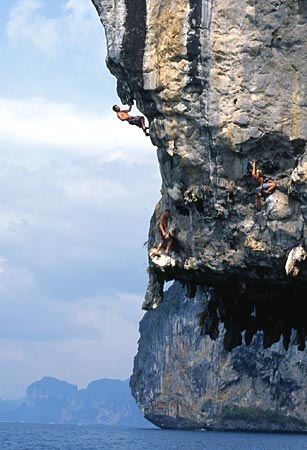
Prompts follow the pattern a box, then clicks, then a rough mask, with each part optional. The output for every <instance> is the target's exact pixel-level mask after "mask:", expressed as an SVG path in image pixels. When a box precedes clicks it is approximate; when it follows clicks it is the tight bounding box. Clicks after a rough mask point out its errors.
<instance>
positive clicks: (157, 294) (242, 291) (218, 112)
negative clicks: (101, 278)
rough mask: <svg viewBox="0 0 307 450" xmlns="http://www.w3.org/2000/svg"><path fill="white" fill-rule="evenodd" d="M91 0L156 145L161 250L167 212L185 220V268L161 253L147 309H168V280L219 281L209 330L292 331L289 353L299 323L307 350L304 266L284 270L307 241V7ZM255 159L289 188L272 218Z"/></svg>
mask: <svg viewBox="0 0 307 450" xmlns="http://www.w3.org/2000/svg"><path fill="white" fill-rule="evenodd" d="M92 1H93V3H94V5H95V7H96V9H97V11H98V13H99V15H100V18H101V20H102V22H103V24H104V27H105V31H106V37H107V47H108V57H107V65H108V67H109V69H110V70H111V72H112V73H113V74H114V75H115V76H116V77H117V80H118V94H119V96H120V98H121V100H122V102H123V103H131V102H132V101H133V100H135V101H136V103H137V106H138V108H139V109H140V110H141V111H143V113H144V114H145V115H146V116H147V118H148V120H149V123H150V136H151V140H152V142H153V144H154V145H155V146H156V147H157V152H158V160H159V164H160V170H161V176H162V188H161V192H162V199H161V201H160V202H159V204H158V206H157V208H156V210H155V212H154V215H153V218H152V220H151V226H150V232H149V250H150V249H151V248H153V247H154V248H155V246H156V244H157V242H158V240H159V235H158V234H157V231H156V227H157V220H158V218H159V216H160V214H161V213H162V211H163V210H164V209H165V208H169V209H170V210H171V215H172V219H173V222H175V223H176V230H177V232H176V245H174V246H173V252H172V254H171V255H170V257H171V258H172V259H173V260H175V264H167V265H165V266H163V265H162V266H161V263H159V264H156V261H154V259H152V258H149V278H150V279H149V286H148V290H147V294H146V298H145V302H144V305H143V307H144V309H152V308H156V307H158V306H159V304H160V303H161V302H162V300H163V284H164V281H166V280H172V279H175V280H179V281H181V282H183V283H184V284H185V285H186V286H187V288H188V293H189V295H191V296H193V295H194V294H195V291H196V287H197V286H199V287H201V288H206V287H211V288H212V293H211V300H210V302H211V305H209V307H208V308H207V313H206V314H207V318H206V330H205V331H206V332H207V333H209V335H210V336H211V337H212V338H215V337H217V335H218V330H219V323H220V322H222V323H223V324H224V328H225V330H226V335H225V347H226V348H227V349H228V350H231V349H232V348H234V347H235V346H237V345H239V344H241V343H242V333H243V332H245V331H246V333H245V337H246V338H245V341H246V343H249V342H251V340H252V337H253V335H254V334H255V333H256V332H257V330H263V333H264V345H265V346H269V345H271V344H273V343H274V342H278V341H279V340H280V337H281V336H283V342H284V346H285V348H288V345H289V342H290V336H291V330H292V329H294V330H295V331H296V339H297V341H298V342H299V348H300V349H304V348H305V338H306V333H307V326H306V316H307V306H306V305H307V304H306V301H305V298H306V294H307V284H306V276H305V275H304V273H305V271H304V270H303V269H302V270H298V271H296V270H294V271H291V273H290V272H289V271H288V270H286V268H285V265H286V262H287V259H288V257H289V254H291V252H292V250H293V249H294V248H297V247H300V248H302V249H303V251H306V249H307V241H306V237H307V234H306V233H307V232H306V221H307V209H306V208H307V207H306V199H307V150H306V141H307V96H306V86H307V52H306V36H307V7H306V2H305V1H303V0H257V1H256V0H243V1H238V0H237V1H234V0H215V1H212V0H178V1H176V2H170V1H169V0H159V1H157V0H117V1H114V0H92ZM255 159H256V160H257V161H258V164H259V165H261V167H262V169H263V171H264V173H265V174H266V175H267V176H268V178H269V179H271V180H272V181H274V182H275V183H277V190H275V192H274V193H273V194H272V195H270V196H269V197H267V198H266V199H264V198H263V199H262V200H261V201H262V207H261V211H259V212H257V210H256V208H255V185H254V184H253V181H252V177H251V173H250V161H251V160H255ZM292 255H293V253H292ZM168 262H169V260H168ZM298 273H300V275H299V276H297V274H298Z"/></svg>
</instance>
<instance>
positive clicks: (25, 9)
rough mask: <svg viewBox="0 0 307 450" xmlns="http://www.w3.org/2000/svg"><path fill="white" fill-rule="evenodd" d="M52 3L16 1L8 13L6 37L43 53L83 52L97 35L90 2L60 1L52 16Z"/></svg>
mask: <svg viewBox="0 0 307 450" xmlns="http://www.w3.org/2000/svg"><path fill="white" fill-rule="evenodd" d="M54 6H55V5H50V4H49V5H48V2H47V1H44V0H19V1H18V2H17V3H16V5H15V6H14V7H13V8H12V9H11V11H10V14H9V21H8V23H7V28H6V31H7V35H8V37H9V39H11V40H12V41H14V42H20V43H22V44H25V43H28V44H30V45H32V46H33V47H35V48H36V49H37V50H38V51H40V52H41V53H43V54H44V55H46V56H53V55H56V54H58V53H61V52H64V51H66V50H67V49H77V50H78V51H79V52H83V51H84V50H86V49H89V48H90V44H89V43H90V42H93V41H94V40H95V39H96V38H101V35H100V34H99V33H97V28H95V26H94V21H95V20H96V16H95V11H94V8H93V6H92V5H91V4H90V2H87V1H84V0H69V1H66V2H62V7H61V8H60V9H59V11H57V15H56V16H54V14H53V15H52V10H51V9H52V7H54ZM94 47H95V46H92V51H93V50H94ZM94 51H95V50H94Z"/></svg>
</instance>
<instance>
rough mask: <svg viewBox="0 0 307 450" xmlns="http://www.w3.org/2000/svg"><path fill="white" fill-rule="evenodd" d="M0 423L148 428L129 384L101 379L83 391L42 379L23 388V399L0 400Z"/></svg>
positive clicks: (73, 386)
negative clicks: (25, 389) (24, 389)
mask: <svg viewBox="0 0 307 450" xmlns="http://www.w3.org/2000/svg"><path fill="white" fill-rule="evenodd" d="M0 421H2V422H32V423H57V424H65V423H67V424H82V425H84V424H88V425H90V424H101V425H117V426H127V427H152V424H151V423H150V422H148V421H147V420H145V419H144V418H143V416H142V414H141V412H140V411H139V409H138V407H137V406H136V404H135V400H134V399H133V397H132V395H131V393H130V388H129V380H125V381H120V380H113V379H107V378H103V379H100V380H95V381H92V382H91V383H90V384H89V385H88V386H87V388H86V389H78V386H76V385H74V384H70V383H67V382H66V381H60V380H58V379H56V378H53V377H44V378H42V379H41V380H39V381H36V382H34V383H32V384H31V385H30V386H28V388H27V392H26V398H24V399H21V400H15V401H3V400H0Z"/></svg>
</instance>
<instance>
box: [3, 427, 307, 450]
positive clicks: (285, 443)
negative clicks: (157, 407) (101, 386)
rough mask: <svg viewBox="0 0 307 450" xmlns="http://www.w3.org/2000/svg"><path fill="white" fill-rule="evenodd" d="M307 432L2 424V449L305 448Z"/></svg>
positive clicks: (205, 449) (267, 449)
mask: <svg viewBox="0 0 307 450" xmlns="http://www.w3.org/2000/svg"><path fill="white" fill-rule="evenodd" d="M304 449H307V435H299V434H297V435H289V434H260V433H259V434H255V433H213V432H201V431H171V430H159V429H149V428H148V429H133V428H116V427H104V426H98V425H97V426H83V425H82V426H78V425H38V424H13V423H0V450H304Z"/></svg>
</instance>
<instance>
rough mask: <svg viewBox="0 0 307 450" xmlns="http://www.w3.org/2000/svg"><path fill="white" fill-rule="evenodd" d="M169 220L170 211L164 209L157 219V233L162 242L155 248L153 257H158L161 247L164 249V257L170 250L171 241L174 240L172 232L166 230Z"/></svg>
mask: <svg viewBox="0 0 307 450" xmlns="http://www.w3.org/2000/svg"><path fill="white" fill-rule="evenodd" d="M169 218H170V210H169V209H166V210H165V211H164V213H163V214H162V215H161V217H160V219H159V223H158V231H159V233H160V235H161V238H162V241H161V242H160V244H159V245H158V248H157V250H156V252H155V253H154V256H158V255H159V253H160V250H161V248H162V247H165V252H164V253H165V255H168V253H169V251H170V249H171V246H172V243H173V239H174V231H173V230H168V229H167V228H168V222H169Z"/></svg>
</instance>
